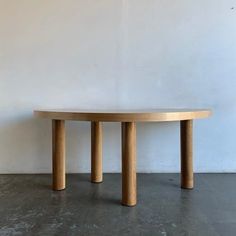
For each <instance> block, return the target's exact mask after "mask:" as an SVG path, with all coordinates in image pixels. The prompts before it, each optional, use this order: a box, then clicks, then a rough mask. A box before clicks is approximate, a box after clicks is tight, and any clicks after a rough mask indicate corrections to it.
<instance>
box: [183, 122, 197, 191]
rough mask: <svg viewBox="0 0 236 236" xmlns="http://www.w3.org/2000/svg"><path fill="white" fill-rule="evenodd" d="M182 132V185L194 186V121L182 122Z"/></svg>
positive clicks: (188, 187)
mask: <svg viewBox="0 0 236 236" xmlns="http://www.w3.org/2000/svg"><path fill="white" fill-rule="evenodd" d="M180 133H181V137H180V138H181V187H182V188H186V189H192V188H193V185H194V183H193V181H194V180H193V121H192V120H186V121H181V123H180Z"/></svg>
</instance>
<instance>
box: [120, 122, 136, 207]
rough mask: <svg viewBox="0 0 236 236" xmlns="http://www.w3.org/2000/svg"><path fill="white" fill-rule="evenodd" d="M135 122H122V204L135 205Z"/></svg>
mask: <svg viewBox="0 0 236 236" xmlns="http://www.w3.org/2000/svg"><path fill="white" fill-rule="evenodd" d="M136 188H137V187H136V124H135V123H134V122H125V123H124V122H123V123H122V204H123V205H126V206H135V205H136V203H137V196H136V195H137V193H136V192H137V190H136Z"/></svg>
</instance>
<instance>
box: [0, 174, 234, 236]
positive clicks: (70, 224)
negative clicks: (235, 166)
mask: <svg viewBox="0 0 236 236" xmlns="http://www.w3.org/2000/svg"><path fill="white" fill-rule="evenodd" d="M195 179H196V184H195V189H194V190H183V189H180V188H179V175H178V174H139V175H138V205H137V206H136V207H125V206H121V205H120V199H121V175H119V174H105V175H104V182H103V183H101V184H92V183H90V176H89V175H88V174H73V175H67V189H66V190H64V191H59V192H54V191H52V190H51V188H50V183H51V176H50V175H0V235H1V236H4V235H42V236H47V235H56V236H60V235H63V236H67V235H85V236H89V235H96V236H100V235H112V236H115V235H132V236H133V235H147V236H151V235H160V236H165V235H174V236H176V235H199V236H205V235H206V236H211V235H223V236H225V235H227V236H231V235H233V236H235V235H236V174H198V175H195Z"/></svg>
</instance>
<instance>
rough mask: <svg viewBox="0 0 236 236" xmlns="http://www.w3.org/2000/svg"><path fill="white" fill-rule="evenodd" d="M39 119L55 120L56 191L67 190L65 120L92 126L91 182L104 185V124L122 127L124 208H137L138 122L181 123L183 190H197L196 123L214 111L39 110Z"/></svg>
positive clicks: (54, 180)
mask: <svg viewBox="0 0 236 236" xmlns="http://www.w3.org/2000/svg"><path fill="white" fill-rule="evenodd" d="M34 114H35V116H36V117H40V118H46V119H51V120H52V146H53V154H52V160H53V184H52V186H53V190H62V189H65V187H66V185H65V120H78V121H90V122H91V181H92V182H94V183H100V182H102V178H103V177H102V122H121V126H122V204H123V205H126V206H134V205H136V202H137V196H136V192H137V191H136V122H162V121H165V122H166V121H180V143H181V187H182V188H186V189H192V188H193V150H192V136H193V133H192V132H193V129H192V127H193V120H194V119H198V118H206V117H209V116H210V114H211V111H210V110H200V109H158V110H136V111H134V110H118V111H117V110H116V111H88V110H64V109H62V110H36V111H34Z"/></svg>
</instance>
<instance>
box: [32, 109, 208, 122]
mask: <svg viewBox="0 0 236 236" xmlns="http://www.w3.org/2000/svg"><path fill="white" fill-rule="evenodd" d="M34 114H35V116H37V117H41V118H48V119H57V120H81V121H106V122H156V121H179V120H192V119H198V118H206V117H208V116H210V114H211V111H210V110H205V109H154V110H152V109H151V110H114V111H113V110H108V111H104V110H100V111H86V110H84V111H83V110H76V109H75V110H66V109H62V110H36V111H35V112H34Z"/></svg>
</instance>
